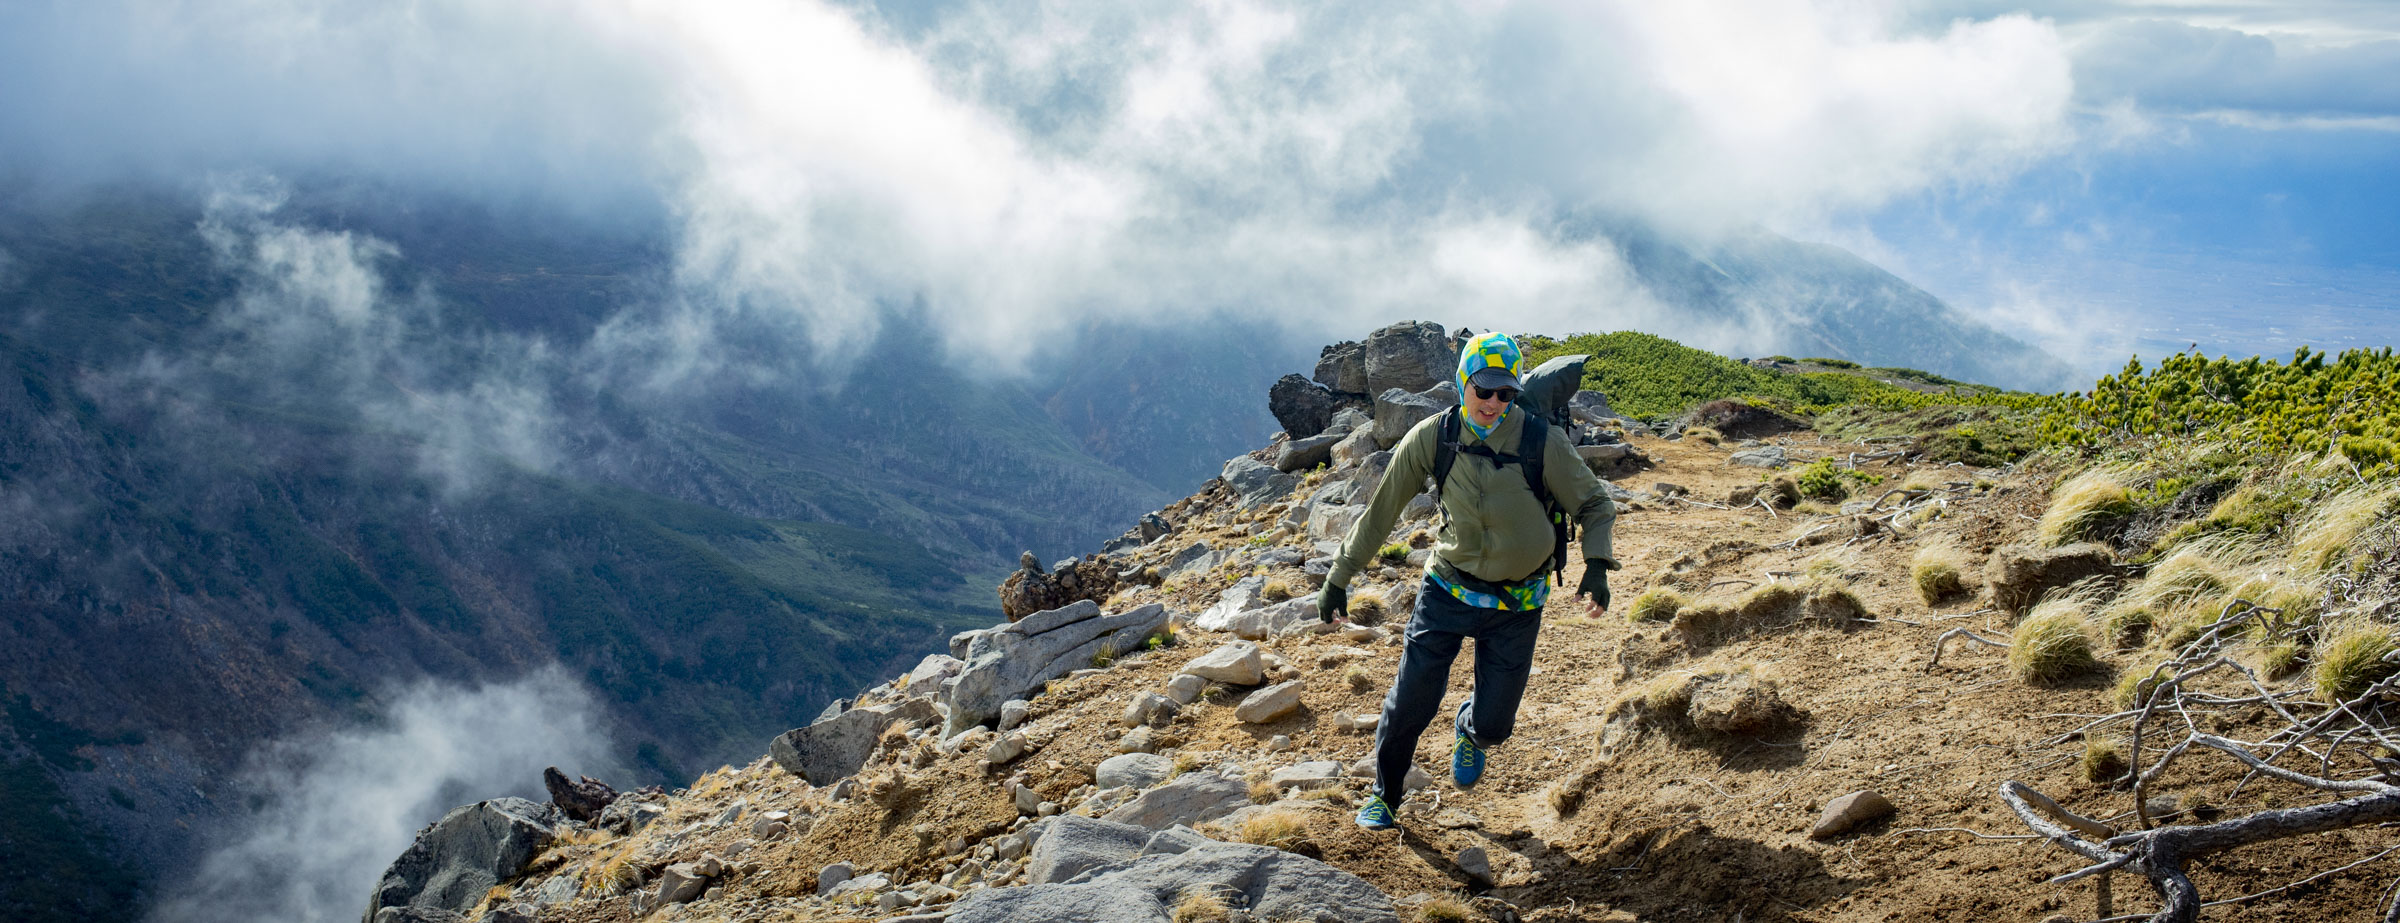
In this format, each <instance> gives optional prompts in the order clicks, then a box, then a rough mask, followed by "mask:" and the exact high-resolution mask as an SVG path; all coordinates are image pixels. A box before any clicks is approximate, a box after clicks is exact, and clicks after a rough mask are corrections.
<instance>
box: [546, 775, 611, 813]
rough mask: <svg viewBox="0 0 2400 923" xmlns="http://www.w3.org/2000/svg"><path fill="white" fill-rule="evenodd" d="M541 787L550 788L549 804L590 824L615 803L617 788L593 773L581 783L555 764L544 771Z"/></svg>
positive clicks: (583, 778) (584, 777)
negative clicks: (559, 769) (571, 778)
mask: <svg viewBox="0 0 2400 923" xmlns="http://www.w3.org/2000/svg"><path fill="white" fill-rule="evenodd" d="M542 787H543V788H547V789H549V790H550V803H551V804H555V805H558V809H559V810H561V811H565V812H567V816H568V817H571V818H574V819H576V820H579V821H583V822H586V823H589V822H590V821H591V820H592V819H593V818H596V817H599V816H600V813H601V812H602V811H606V810H608V806H609V805H611V804H614V803H616V800H617V790H616V789H613V788H610V787H608V783H606V782H602V781H600V780H598V779H595V778H592V777H591V776H583V777H582V781H580V782H570V781H568V780H567V774H566V773H563V772H560V771H558V767H556V766H552V767H549V768H547V769H544V770H542Z"/></svg>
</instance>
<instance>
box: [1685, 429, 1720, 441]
mask: <svg viewBox="0 0 2400 923" xmlns="http://www.w3.org/2000/svg"><path fill="white" fill-rule="evenodd" d="M1683 437H1684V438H1686V439H1698V440H1700V441H1701V442H1705V443H1708V444H1709V445H1724V444H1725V434H1724V433H1720V432H1717V431H1716V430H1713V429H1710V428H1708V427H1705V426H1695V427H1692V428H1690V429H1687V430H1684V431H1683Z"/></svg>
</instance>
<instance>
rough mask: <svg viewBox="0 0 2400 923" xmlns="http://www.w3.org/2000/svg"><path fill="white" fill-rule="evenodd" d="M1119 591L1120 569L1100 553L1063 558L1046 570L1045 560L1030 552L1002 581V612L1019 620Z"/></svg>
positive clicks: (1105, 596)
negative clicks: (1076, 557) (1015, 569)
mask: <svg viewBox="0 0 2400 923" xmlns="http://www.w3.org/2000/svg"><path fill="white" fill-rule="evenodd" d="M1116 591H1117V572H1116V570H1115V569H1114V568H1111V567H1110V566H1109V564H1108V562H1107V561H1106V560H1103V559H1102V558H1101V557H1100V556H1098V555H1085V556H1084V557H1083V559H1082V560H1080V561H1078V560H1073V559H1069V560H1065V561H1060V562H1058V564H1057V565H1056V566H1054V567H1052V568H1051V569H1050V570H1049V572H1047V573H1044V572H1043V571H1042V562H1041V561H1040V560H1039V559H1037V558H1035V557H1034V556H1033V552H1030V551H1028V552H1025V554H1024V555H1023V556H1022V557H1019V558H1018V559H1017V571H1016V573H1013V574H1010V575H1008V579H1007V580H1005V581H1002V582H1001V584H1000V614H1002V615H1005V616H1008V618H1009V620H1010V621H1015V620H1017V619H1021V618H1024V617H1026V616H1028V615H1032V614H1033V613H1036V612H1041V611H1044V610H1047V609H1057V608H1060V607H1062V606H1066V605H1068V604H1070V603H1073V602H1075V601H1077V600H1085V599H1088V600H1092V601H1094V602H1098V601H1101V600H1105V599H1107V598H1108V597H1109V594H1111V593H1115V592H1116Z"/></svg>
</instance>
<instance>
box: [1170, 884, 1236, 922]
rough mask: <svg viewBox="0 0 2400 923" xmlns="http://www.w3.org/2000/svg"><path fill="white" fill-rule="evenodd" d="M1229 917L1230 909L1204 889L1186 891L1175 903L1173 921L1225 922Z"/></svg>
mask: <svg viewBox="0 0 2400 923" xmlns="http://www.w3.org/2000/svg"><path fill="white" fill-rule="evenodd" d="M1229 919H1232V915H1231V910H1230V909H1229V908H1227V907H1226V906H1225V902H1224V901H1222V900H1219V899H1218V898H1217V896H1216V895H1214V894H1210V893H1208V892H1206V891H1187V892H1185V893H1184V895H1183V900H1180V901H1177V902H1176V903H1175V915H1174V920H1175V923H1225V921H1226V920H1229Z"/></svg>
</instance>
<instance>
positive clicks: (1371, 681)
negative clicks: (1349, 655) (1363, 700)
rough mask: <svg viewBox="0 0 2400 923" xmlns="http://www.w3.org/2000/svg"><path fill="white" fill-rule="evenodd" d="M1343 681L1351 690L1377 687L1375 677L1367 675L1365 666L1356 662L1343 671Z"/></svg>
mask: <svg viewBox="0 0 2400 923" xmlns="http://www.w3.org/2000/svg"><path fill="white" fill-rule="evenodd" d="M1342 683H1343V684H1344V685H1347V686H1349V687H1350V691H1351V692H1366V691H1369V690H1372V689H1374V688H1375V678H1374V677H1372V676H1368V675H1367V669H1366V668H1365V667H1362V666H1359V665H1358V664H1355V663H1354V664H1351V665H1350V667H1349V668H1348V669H1345V670H1343V671H1342Z"/></svg>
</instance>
